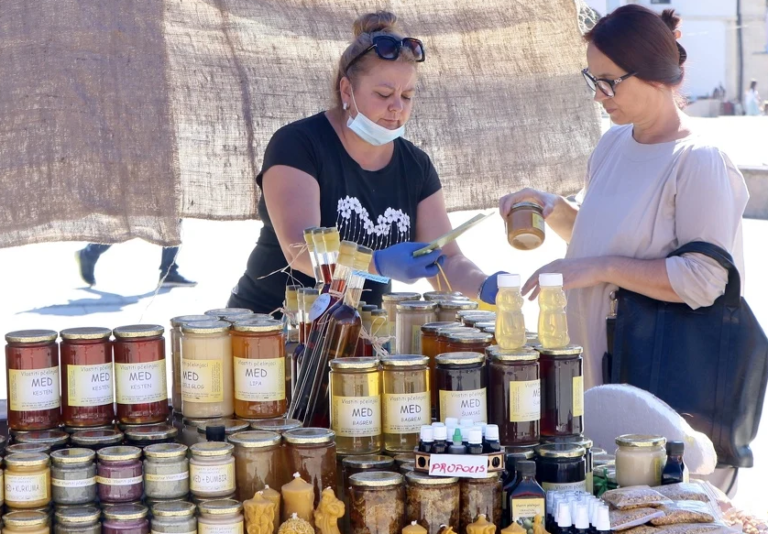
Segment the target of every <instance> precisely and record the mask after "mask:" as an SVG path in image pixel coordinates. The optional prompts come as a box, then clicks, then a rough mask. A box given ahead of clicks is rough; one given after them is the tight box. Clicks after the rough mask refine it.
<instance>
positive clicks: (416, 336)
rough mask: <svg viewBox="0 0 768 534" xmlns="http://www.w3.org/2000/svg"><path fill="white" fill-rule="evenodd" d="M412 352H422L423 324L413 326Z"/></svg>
mask: <svg viewBox="0 0 768 534" xmlns="http://www.w3.org/2000/svg"><path fill="white" fill-rule="evenodd" d="M411 354H421V325H414V326H412V327H411Z"/></svg>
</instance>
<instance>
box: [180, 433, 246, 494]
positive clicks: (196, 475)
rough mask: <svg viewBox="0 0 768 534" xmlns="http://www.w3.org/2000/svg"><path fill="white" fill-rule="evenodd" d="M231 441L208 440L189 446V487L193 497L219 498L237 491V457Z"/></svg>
mask: <svg viewBox="0 0 768 534" xmlns="http://www.w3.org/2000/svg"><path fill="white" fill-rule="evenodd" d="M234 449H235V447H234V446H233V445H232V444H230V443H223V442H220V441H206V442H205V443H196V444H194V445H192V446H191V447H190V448H189V451H190V452H191V453H192V458H191V459H190V460H189V482H190V484H189V486H190V487H189V489H190V491H191V493H192V496H193V497H197V498H199V499H218V498H222V497H229V496H231V495H232V494H234V493H235V490H236V485H235V459H234V457H233V456H232V451H234Z"/></svg>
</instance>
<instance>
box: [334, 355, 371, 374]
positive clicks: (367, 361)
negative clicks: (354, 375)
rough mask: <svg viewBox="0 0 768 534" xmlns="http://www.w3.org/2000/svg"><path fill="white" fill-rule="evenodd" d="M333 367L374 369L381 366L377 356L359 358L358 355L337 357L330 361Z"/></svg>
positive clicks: (338, 368) (356, 369)
mask: <svg viewBox="0 0 768 534" xmlns="http://www.w3.org/2000/svg"><path fill="white" fill-rule="evenodd" d="M329 363H330V366H331V369H332V370H334V371H336V370H341V369H343V370H345V371H346V370H355V371H372V370H376V369H378V368H379V360H377V359H376V358H359V357H356V356H353V357H350V358H335V359H333V360H331V361H330V362H329Z"/></svg>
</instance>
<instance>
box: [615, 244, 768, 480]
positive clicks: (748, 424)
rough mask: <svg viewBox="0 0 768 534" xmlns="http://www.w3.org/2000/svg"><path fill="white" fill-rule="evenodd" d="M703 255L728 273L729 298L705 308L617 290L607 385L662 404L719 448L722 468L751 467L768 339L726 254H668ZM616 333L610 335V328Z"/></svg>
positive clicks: (690, 249) (691, 247)
mask: <svg viewBox="0 0 768 534" xmlns="http://www.w3.org/2000/svg"><path fill="white" fill-rule="evenodd" d="M689 253H699V254H704V255H706V256H709V257H710V258H712V259H714V260H716V261H717V262H718V263H719V264H720V265H722V266H723V267H724V268H725V269H727V270H728V285H727V287H726V289H725V294H724V295H723V296H721V297H720V298H718V299H717V300H716V301H715V302H714V304H713V305H712V306H710V307H708V308H699V309H697V310H692V309H691V308H690V307H689V306H688V305H686V304H677V303H669V302H661V301H658V300H654V299H651V298H648V297H645V296H643V295H640V294H637V293H633V292H631V291H626V290H624V289H619V291H618V292H617V293H616V298H617V300H618V303H617V306H618V308H617V311H616V316H615V318H612V317H609V319H608V340H609V345H608V353H607V354H606V355H605V359H604V362H603V375H604V376H603V378H604V380H605V382H606V383H613V384H631V385H633V386H637V387H639V388H642V389H644V390H646V391H649V392H651V393H653V394H654V395H656V396H657V397H659V398H660V399H662V400H663V401H665V402H666V403H667V404H669V405H670V406H671V407H672V408H674V409H675V410H676V411H677V412H678V413H680V414H681V415H682V416H683V417H685V418H686V420H687V421H688V423H689V424H690V425H691V426H692V427H693V428H694V429H695V430H698V431H699V432H702V433H704V434H706V435H707V436H709V438H710V439H711V440H712V442H713V443H714V445H715V450H716V451H717V455H718V462H719V464H720V465H721V466H733V467H752V464H753V456H752V450H751V449H750V446H749V444H750V443H751V442H752V441H753V440H754V439H755V436H756V435H757V429H758V426H759V424H760V417H761V415H762V411H763V401H764V399H765V392H766V384H767V383H768V339H766V336H765V333H764V332H763V329H762V328H761V327H760V324H759V323H758V322H757V319H756V318H755V315H754V314H753V313H752V310H751V309H750V308H749V306H748V305H747V303H746V301H745V300H744V299H743V298H742V297H741V279H740V277H739V272H738V270H737V269H736V266H735V265H734V263H733V259H732V258H731V256H730V254H728V253H727V252H726V251H724V250H723V249H721V248H720V247H717V246H715V245H712V244H710V243H703V242H693V243H689V244H687V245H684V246H682V247H680V248H679V249H677V250H675V251H674V252H672V253H671V254H670V255H669V257H672V256H680V255H683V254H689ZM612 330H613V331H612Z"/></svg>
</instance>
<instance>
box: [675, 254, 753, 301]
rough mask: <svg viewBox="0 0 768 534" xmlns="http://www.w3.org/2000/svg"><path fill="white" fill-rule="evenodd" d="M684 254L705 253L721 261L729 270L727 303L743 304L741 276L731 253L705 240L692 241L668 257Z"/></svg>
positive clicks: (726, 290) (726, 288)
mask: <svg viewBox="0 0 768 534" xmlns="http://www.w3.org/2000/svg"><path fill="white" fill-rule="evenodd" d="M683 254H703V255H704V256H707V257H708V258H712V259H713V260H715V261H716V262H717V263H719V264H720V265H721V266H722V267H723V269H725V270H726V271H728V285H727V286H725V304H726V306H730V307H732V308H737V307H739V305H740V304H741V276H740V275H739V270H738V269H737V268H736V265H735V264H734V263H733V258H732V257H731V255H730V254H729V253H728V252H727V251H725V250H723V249H722V248H720V247H718V246H717V245H713V244H712V243H706V242H704V241H692V242H691V243H688V244H686V245H683V246H682V247H680V248H678V249H677V250H675V251H673V252H670V253H669V255H668V256H667V258H672V257H674V256H682V255H683Z"/></svg>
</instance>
